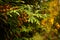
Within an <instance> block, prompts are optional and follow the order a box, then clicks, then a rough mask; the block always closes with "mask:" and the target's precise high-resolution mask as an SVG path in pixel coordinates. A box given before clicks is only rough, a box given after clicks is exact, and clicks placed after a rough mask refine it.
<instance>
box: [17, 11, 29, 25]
mask: <svg viewBox="0 0 60 40" xmlns="http://www.w3.org/2000/svg"><path fill="white" fill-rule="evenodd" d="M18 20H19V21H20V22H19V25H22V24H23V23H27V22H28V14H27V13H26V12H24V11H23V12H22V13H21V14H20V16H18Z"/></svg>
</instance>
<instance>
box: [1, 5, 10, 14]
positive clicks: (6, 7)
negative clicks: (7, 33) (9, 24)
mask: <svg viewBox="0 0 60 40" xmlns="http://www.w3.org/2000/svg"><path fill="white" fill-rule="evenodd" d="M10 8H11V5H9V4H5V5H0V12H1V13H6V12H7V11H8V10H9V9H10Z"/></svg>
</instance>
